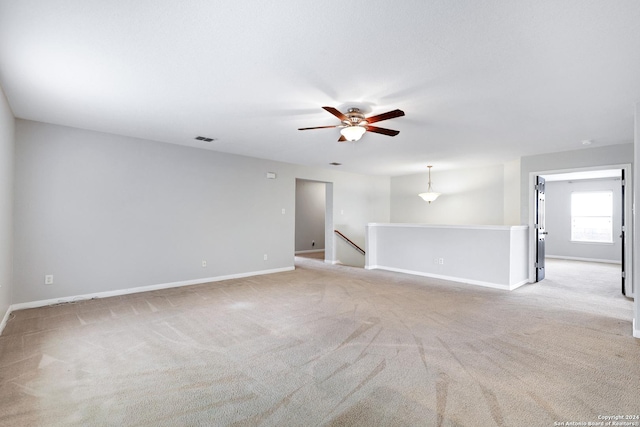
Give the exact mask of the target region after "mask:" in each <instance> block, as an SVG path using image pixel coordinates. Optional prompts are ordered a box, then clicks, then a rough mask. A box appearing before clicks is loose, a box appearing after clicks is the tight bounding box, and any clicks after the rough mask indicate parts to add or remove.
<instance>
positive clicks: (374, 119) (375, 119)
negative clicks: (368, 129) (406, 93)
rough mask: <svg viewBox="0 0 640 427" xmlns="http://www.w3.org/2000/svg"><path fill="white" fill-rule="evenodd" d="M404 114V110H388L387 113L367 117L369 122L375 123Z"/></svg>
mask: <svg viewBox="0 0 640 427" xmlns="http://www.w3.org/2000/svg"><path fill="white" fill-rule="evenodd" d="M402 116H404V111H402V110H393V111H387V112H386V113H382V114H378V115H377V116H371V117H368V118H366V119H365V120H366V121H367V123H375V122H381V121H383V120H389V119H395V118H396V117H402Z"/></svg>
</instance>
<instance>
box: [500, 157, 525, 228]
mask: <svg viewBox="0 0 640 427" xmlns="http://www.w3.org/2000/svg"><path fill="white" fill-rule="evenodd" d="M504 224H505V225H520V224H523V223H522V222H520V159H517V160H513V161H511V162H508V163H505V164H504Z"/></svg>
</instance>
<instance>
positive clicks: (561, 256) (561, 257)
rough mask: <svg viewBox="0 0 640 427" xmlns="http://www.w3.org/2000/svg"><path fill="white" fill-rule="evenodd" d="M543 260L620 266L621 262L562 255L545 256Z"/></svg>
mask: <svg viewBox="0 0 640 427" xmlns="http://www.w3.org/2000/svg"><path fill="white" fill-rule="evenodd" d="M545 258H552V259H568V260H570V261H584V262H603V263H605V264H620V265H622V261H616V260H612V259H598V258H581V257H575V256H564V255H548V254H547V255H545Z"/></svg>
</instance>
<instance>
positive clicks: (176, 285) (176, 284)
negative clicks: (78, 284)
mask: <svg viewBox="0 0 640 427" xmlns="http://www.w3.org/2000/svg"><path fill="white" fill-rule="evenodd" d="M294 268H295V267H284V268H274V269H271V270H260V271H252V272H248V273H239V274H230V275H227V276H216V277H206V278H202V279H194V280H184V281H180V282H170V283H161V284H158V285H149V286H140V287H137V288H128V289H118V290H115V291H106V292H97V293H93V294H83V295H74V296H68V297H62V298H53V299H48V300H40V301H31V302H22V303H18V304H13V305H11V306H10V307H9V312H11V311H14V310H24V309H27V308H37V307H45V306H47V305H52V304H62V303H67V302H73V301H81V300H87V299H93V298H108V297H115V296H120V295H128V294H137V293H139V292H149V291H157V290H160V289H168V288H179V287H182V286H193V285H201V284H203V283H210V282H220V281H223V280H231V279H242V278H243V277H251V276H261V275H264V274H273V273H282V272H285V271H292V270H293V269H294ZM5 317H6V316H5Z"/></svg>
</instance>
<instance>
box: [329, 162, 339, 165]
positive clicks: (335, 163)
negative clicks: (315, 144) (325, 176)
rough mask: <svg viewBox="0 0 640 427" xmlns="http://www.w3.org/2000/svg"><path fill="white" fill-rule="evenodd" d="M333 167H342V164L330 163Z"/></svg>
mask: <svg viewBox="0 0 640 427" xmlns="http://www.w3.org/2000/svg"><path fill="white" fill-rule="evenodd" d="M329 164H330V165H331V166H342V163H338V162H331V163H329Z"/></svg>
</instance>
